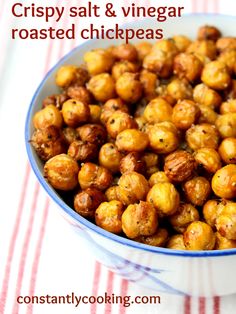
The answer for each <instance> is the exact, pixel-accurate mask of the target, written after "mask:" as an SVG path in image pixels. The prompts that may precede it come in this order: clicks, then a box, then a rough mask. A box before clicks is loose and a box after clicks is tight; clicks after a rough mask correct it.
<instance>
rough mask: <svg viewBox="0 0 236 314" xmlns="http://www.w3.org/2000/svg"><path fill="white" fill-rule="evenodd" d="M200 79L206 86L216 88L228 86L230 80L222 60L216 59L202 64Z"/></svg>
mask: <svg viewBox="0 0 236 314" xmlns="http://www.w3.org/2000/svg"><path fill="white" fill-rule="evenodd" d="M201 79H202V81H203V83H205V84H206V85H207V86H208V87H210V88H213V89H216V90H224V89H226V88H228V87H229V85H230V82H231V78H230V74H229V70H228V69H227V67H226V65H225V64H224V63H223V62H220V61H218V60H215V61H211V62H209V63H207V64H206V65H205V66H204V68H203V71H202V76H201Z"/></svg>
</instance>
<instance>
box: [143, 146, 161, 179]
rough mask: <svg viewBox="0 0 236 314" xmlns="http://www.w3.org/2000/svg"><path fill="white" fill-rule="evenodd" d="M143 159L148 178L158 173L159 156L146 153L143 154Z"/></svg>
mask: <svg viewBox="0 0 236 314" xmlns="http://www.w3.org/2000/svg"><path fill="white" fill-rule="evenodd" d="M142 159H143V161H144V163H145V166H144V168H145V169H146V173H147V175H148V176H150V175H152V174H153V173H154V172H156V171H158V155H157V154H155V153H151V152H146V153H144V154H143V158H142Z"/></svg>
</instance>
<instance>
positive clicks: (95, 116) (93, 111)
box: [89, 105, 102, 123]
mask: <svg viewBox="0 0 236 314" xmlns="http://www.w3.org/2000/svg"><path fill="white" fill-rule="evenodd" d="M89 110H90V118H89V122H91V123H99V122H100V116H101V112H102V108H101V107H100V106H99V105H89Z"/></svg>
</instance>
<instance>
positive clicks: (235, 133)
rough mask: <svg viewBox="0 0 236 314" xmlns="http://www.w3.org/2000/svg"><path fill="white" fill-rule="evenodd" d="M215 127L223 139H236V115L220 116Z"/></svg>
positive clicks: (226, 114)
mask: <svg viewBox="0 0 236 314" xmlns="http://www.w3.org/2000/svg"><path fill="white" fill-rule="evenodd" d="M215 125H216V127H217V129H218V130H219V133H220V135H221V137H223V138H226V137H236V113H234V112H233V113H225V114H223V115H219V116H218V118H217V120H216V124H215Z"/></svg>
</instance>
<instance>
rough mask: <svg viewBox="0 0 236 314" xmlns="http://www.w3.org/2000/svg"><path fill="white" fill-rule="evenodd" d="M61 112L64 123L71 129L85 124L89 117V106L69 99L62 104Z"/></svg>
mask: <svg viewBox="0 0 236 314" xmlns="http://www.w3.org/2000/svg"><path fill="white" fill-rule="evenodd" d="M61 112H62V116H63V119H64V121H65V123H66V124H67V125H68V126H69V127H72V128H76V127H77V126H79V125H80V124H81V123H84V122H87V121H88V120H89V116H90V110H89V106H88V105H87V104H85V103H82V102H81V101H78V100H76V99H69V100H67V101H66V102H64V104H63V105H62V111H61Z"/></svg>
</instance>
